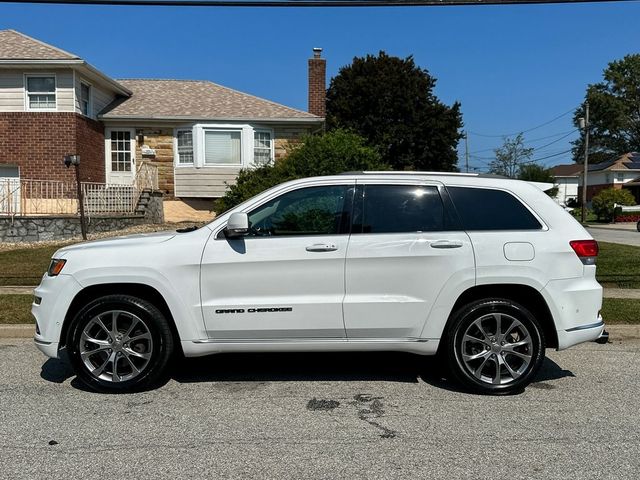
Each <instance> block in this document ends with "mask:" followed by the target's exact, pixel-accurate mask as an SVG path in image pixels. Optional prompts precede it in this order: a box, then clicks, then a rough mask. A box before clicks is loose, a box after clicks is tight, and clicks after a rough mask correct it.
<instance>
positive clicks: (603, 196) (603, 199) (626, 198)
mask: <svg viewBox="0 0 640 480" xmlns="http://www.w3.org/2000/svg"><path fill="white" fill-rule="evenodd" d="M614 203H617V204H618V205H634V204H635V203H636V199H635V197H634V196H633V195H632V194H631V192H630V191H629V190H625V189H624V188H622V189H619V190H618V189H616V188H607V189H605V190H602V191H601V192H600V193H598V194H597V195H596V196H594V197H593V198H592V199H591V208H592V209H593V213H595V214H596V215H597V216H598V219H599V220H605V221H611V220H612V219H613V215H614V211H613V204H614Z"/></svg>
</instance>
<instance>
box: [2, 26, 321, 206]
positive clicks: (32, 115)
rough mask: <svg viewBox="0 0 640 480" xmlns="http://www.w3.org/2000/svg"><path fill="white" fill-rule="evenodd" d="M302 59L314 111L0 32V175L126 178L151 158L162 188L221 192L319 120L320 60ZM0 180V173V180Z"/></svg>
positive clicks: (201, 194) (190, 193) (188, 193)
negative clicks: (131, 73)
mask: <svg viewBox="0 0 640 480" xmlns="http://www.w3.org/2000/svg"><path fill="white" fill-rule="evenodd" d="M320 55H321V49H314V57H313V58H311V59H309V64H308V67H309V106H310V109H311V112H310V113H309V112H304V111H301V110H296V109H293V108H289V107H286V106H284V105H280V104H277V103H274V102H271V101H268V100H264V99H261V98H257V97H254V96H252V95H248V94H246V93H241V92H238V91H236V90H232V89H230V88H226V87H223V86H220V85H217V84H214V83H211V82H208V81H186V80H151V79H135V80H115V79H112V78H110V77H109V76H107V75H105V74H104V73H102V72H100V71H99V70H97V69H96V68H95V67H93V66H91V65H90V64H88V63H87V62H86V61H85V60H83V59H81V58H80V57H78V56H77V55H74V54H71V53H68V52H65V51H63V50H60V49H58V48H56V47H54V46H52V45H48V44H46V43H43V42H40V41H39V40H36V39H34V38H31V37H29V36H27V35H24V34H22V33H19V32H16V31H14V30H2V31H0V177H2V178H4V179H13V180H12V181H15V179H16V178H20V179H32V180H49V181H51V180H73V171H72V169H71V170H70V169H67V168H65V167H64V165H63V157H64V155H65V154H70V153H73V154H79V155H80V157H81V168H80V172H81V179H82V181H84V182H100V183H105V182H106V183H110V184H131V183H132V182H133V181H134V177H135V174H136V169H137V166H139V165H140V164H141V163H142V162H149V163H151V164H153V165H156V166H157V167H158V172H159V186H160V188H161V189H162V190H163V191H164V193H165V194H166V195H167V196H169V197H172V196H175V197H180V198H212V197H219V196H221V195H223V193H224V191H225V188H226V182H229V183H230V182H233V181H234V179H235V177H236V175H237V173H238V172H239V170H240V169H241V168H244V167H251V166H254V165H260V164H263V163H267V162H271V161H274V160H276V159H278V158H280V157H282V156H284V155H285V154H286V149H287V146H288V145H290V144H292V143H295V142H297V141H298V140H299V139H300V137H301V136H302V135H304V134H307V133H311V132H314V131H318V130H319V129H322V128H323V126H324V96H325V60H324V59H323V58H321V57H320ZM1 183H2V181H1V179H0V184H1Z"/></svg>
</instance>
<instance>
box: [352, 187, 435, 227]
mask: <svg viewBox="0 0 640 480" xmlns="http://www.w3.org/2000/svg"><path fill="white" fill-rule="evenodd" d="M361 205H362V206H361V207H360V208H359V209H357V210H360V211H357V210H356V212H354V233H399V232H433V231H441V230H444V223H445V222H444V207H443V206H442V200H441V199H440V194H439V193H438V189H437V188H436V187H431V186H421V185H366V186H365V187H364V198H363V201H362V204H361Z"/></svg>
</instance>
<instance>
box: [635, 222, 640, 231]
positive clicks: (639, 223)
mask: <svg viewBox="0 0 640 480" xmlns="http://www.w3.org/2000/svg"><path fill="white" fill-rule="evenodd" d="M636 230H638V231H639V232H640V222H638V224H637V225H636Z"/></svg>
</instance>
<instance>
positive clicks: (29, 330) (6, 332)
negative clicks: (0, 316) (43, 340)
mask: <svg viewBox="0 0 640 480" xmlns="http://www.w3.org/2000/svg"><path fill="white" fill-rule="evenodd" d="M35 333H36V326H35V325H34V324H33V323H27V324H23V323H18V324H15V325H12V324H9V325H0V338H32V337H33V336H34V335H35Z"/></svg>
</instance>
